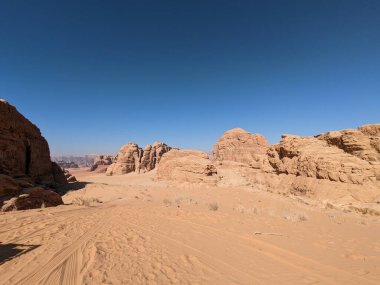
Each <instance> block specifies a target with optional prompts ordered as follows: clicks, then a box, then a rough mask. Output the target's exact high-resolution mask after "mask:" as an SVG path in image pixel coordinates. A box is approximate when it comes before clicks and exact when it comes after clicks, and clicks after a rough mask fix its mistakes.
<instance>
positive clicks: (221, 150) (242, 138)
mask: <svg viewBox="0 0 380 285" xmlns="http://www.w3.org/2000/svg"><path fill="white" fill-rule="evenodd" d="M268 148H269V143H268V141H267V140H266V139H265V138H264V137H263V136H262V135H259V134H251V133H249V132H247V131H245V130H243V129H240V128H236V129H232V130H229V131H227V132H225V133H224V134H223V135H222V136H221V137H220V138H219V140H218V141H217V142H216V143H215V145H214V153H213V158H214V160H215V161H235V162H239V163H246V164H255V165H257V162H258V161H262V160H263V159H264V158H263V157H264V156H265V154H266V152H267V150H268Z"/></svg>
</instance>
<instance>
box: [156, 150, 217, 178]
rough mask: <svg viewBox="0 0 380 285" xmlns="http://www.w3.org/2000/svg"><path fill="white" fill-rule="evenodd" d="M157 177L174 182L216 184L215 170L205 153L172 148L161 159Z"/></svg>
mask: <svg viewBox="0 0 380 285" xmlns="http://www.w3.org/2000/svg"><path fill="white" fill-rule="evenodd" d="M157 178H158V179H160V180H169V181H175V182H180V183H181V182H190V183H205V184H216V183H217V182H218V179H219V178H218V176H217V170H216V168H215V166H214V165H213V164H212V162H211V161H210V160H209V157H208V155H207V154H206V153H203V152H200V151H195V150H176V149H173V150H171V151H169V152H167V153H166V154H164V156H163V157H162V159H161V162H160V164H159V166H158V168H157Z"/></svg>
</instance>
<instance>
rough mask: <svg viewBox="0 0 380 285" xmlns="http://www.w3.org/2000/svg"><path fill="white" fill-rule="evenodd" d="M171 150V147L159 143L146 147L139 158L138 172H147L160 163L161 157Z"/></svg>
mask: <svg viewBox="0 0 380 285" xmlns="http://www.w3.org/2000/svg"><path fill="white" fill-rule="evenodd" d="M169 150H171V147H170V146H168V145H166V144H164V143H160V142H155V143H154V144H152V145H147V146H146V147H145V149H144V152H143V155H142V157H141V163H140V171H142V172H147V171H150V170H152V169H154V168H156V165H158V164H159V163H160V160H161V158H162V156H163V155H164V154H165V153H167V152H168V151H169Z"/></svg>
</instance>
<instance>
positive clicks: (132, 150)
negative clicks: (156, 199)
mask: <svg viewBox="0 0 380 285" xmlns="http://www.w3.org/2000/svg"><path fill="white" fill-rule="evenodd" d="M142 153H143V150H142V149H141V148H140V147H139V146H138V145H137V144H135V143H128V144H126V145H123V146H122V147H121V149H120V150H119V152H118V153H117V155H116V157H115V162H114V163H113V164H111V165H110V166H109V167H108V169H107V175H115V174H127V173H130V172H135V171H137V172H138V171H139V168H140V159H141V157H142Z"/></svg>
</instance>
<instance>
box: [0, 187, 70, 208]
mask: <svg viewBox="0 0 380 285" xmlns="http://www.w3.org/2000/svg"><path fill="white" fill-rule="evenodd" d="M62 204H63V201H62V198H61V196H60V195H59V194H57V193H55V192H54V191H51V190H48V189H45V188H42V187H33V188H29V189H25V190H23V194H21V195H19V196H18V197H13V198H11V199H10V200H8V201H5V202H4V203H3V206H2V208H1V210H2V211H3V212H8V211H14V210H28V209H36V208H42V207H54V206H58V205H62Z"/></svg>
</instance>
